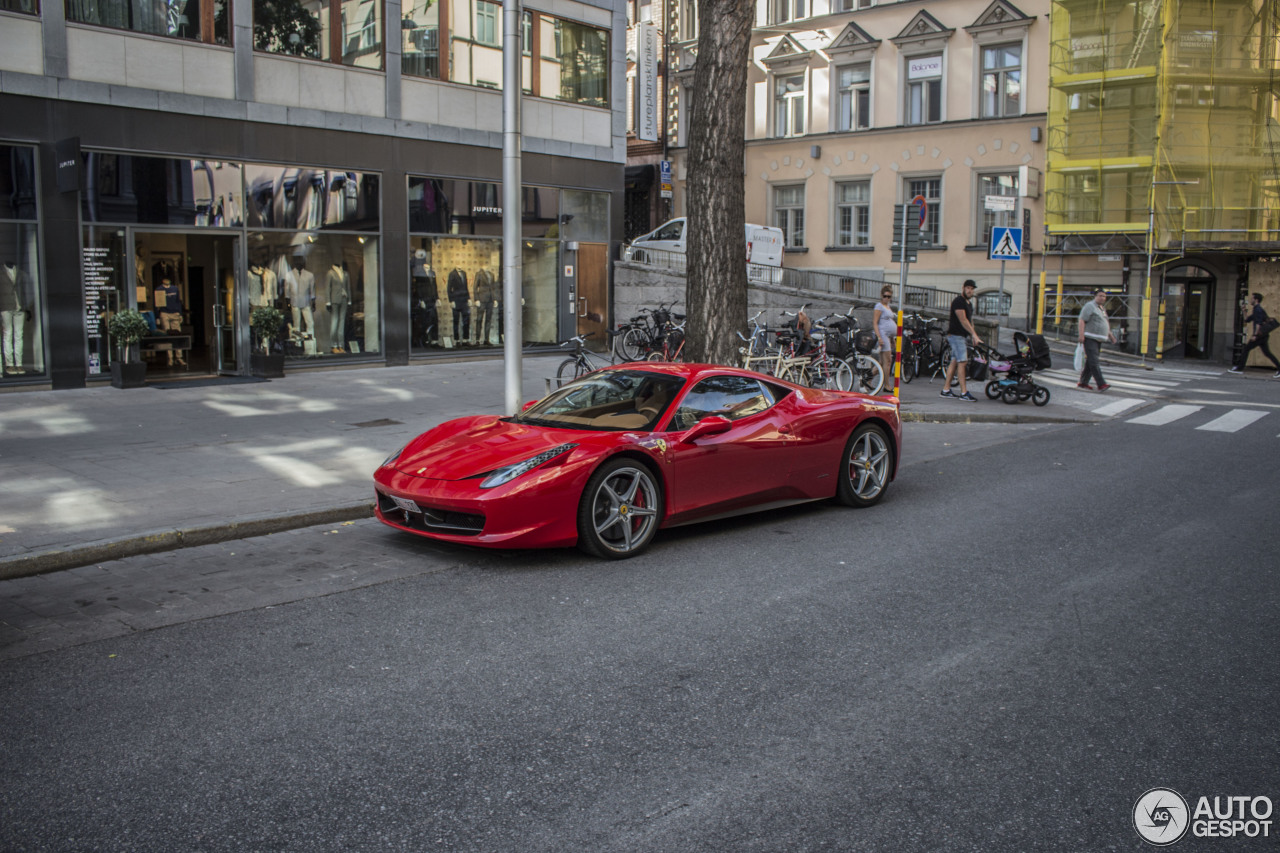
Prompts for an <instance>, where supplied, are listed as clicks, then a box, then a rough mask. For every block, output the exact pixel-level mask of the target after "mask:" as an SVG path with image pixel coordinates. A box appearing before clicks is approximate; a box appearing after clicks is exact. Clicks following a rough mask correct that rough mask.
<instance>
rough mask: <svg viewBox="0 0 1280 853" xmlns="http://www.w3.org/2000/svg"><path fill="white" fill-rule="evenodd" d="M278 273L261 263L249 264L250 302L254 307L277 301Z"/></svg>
mask: <svg viewBox="0 0 1280 853" xmlns="http://www.w3.org/2000/svg"><path fill="white" fill-rule="evenodd" d="M276 296H277V294H276V274H275V273H273V272H272V271H271V270H270V269H269V268H268V267H264V266H262V265H261V264H250V265H249V304H250V305H252V306H253V307H254V308H260V307H263V306H267V305H271V304H273V303H274V302H275V301H276Z"/></svg>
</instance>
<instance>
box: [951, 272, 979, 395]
mask: <svg viewBox="0 0 1280 853" xmlns="http://www.w3.org/2000/svg"><path fill="white" fill-rule="evenodd" d="M977 289H978V285H977V284H976V283H974V280H973V279H971V278H970V279H965V282H964V284H963V285H961V287H960V293H961V295H960V296H957V297H956V298H955V299H953V300H951V317H950V321H949V322H948V324H947V345H948V346H949V347H951V363H950V364H948V365H947V378H946V380H945V381H944V382H943V385H942V396H943V397H955V398H956V399H957V400H964V401H965V402H968V403H974V402H977V399H976V398H975V397H974V396H973V395H972V394H970V393H969V386H968V384H967V383H966V382H965V379H964V371H965V367H966V366H967V363H968V360H969V350H968V348H967V347H966V346H965V336H966V335H968V336H969V337H972V338H973V339H974V340H975V341H980V340H982V339H981V338H979V337H978V333H977V332H976V331H974V328H973V301H972V300H973V292H974V291H975V290H977ZM957 372H958V373H959V376H960V393H959V394H952V393H951V377H953V376H955V375H956V374H957Z"/></svg>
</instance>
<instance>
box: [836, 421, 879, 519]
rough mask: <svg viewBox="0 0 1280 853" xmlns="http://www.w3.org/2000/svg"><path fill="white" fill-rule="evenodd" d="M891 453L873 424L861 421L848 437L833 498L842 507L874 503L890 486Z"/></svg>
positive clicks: (871, 504) (866, 505)
mask: <svg viewBox="0 0 1280 853" xmlns="http://www.w3.org/2000/svg"><path fill="white" fill-rule="evenodd" d="M892 470H893V452H892V451H891V450H890V449H889V438H888V437H887V436H886V435H885V433H884V430H883V429H881V428H880V427H879V426H878V425H876V424H865V423H864V424H862V425H861V426H859V427H858V428H857V429H855V430H854V431H853V435H851V436H849V441H848V442H847V443H846V444H845V446H844V454H843V455H842V456H841V457H840V470H839V471H838V472H837V475H836V500H838V501H839V502H840V503H842V504H844V505H845V506H853V507H868V506H874V505H875V504H877V503H879V502H880V499H881V498H883V497H884V493H885V491H887V490H888V488H889V473H890V472H891V471H892Z"/></svg>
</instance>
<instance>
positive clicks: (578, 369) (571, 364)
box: [556, 358, 585, 388]
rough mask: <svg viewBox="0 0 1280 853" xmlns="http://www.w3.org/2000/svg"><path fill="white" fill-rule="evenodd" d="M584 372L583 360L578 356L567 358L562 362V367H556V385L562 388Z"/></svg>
mask: <svg viewBox="0 0 1280 853" xmlns="http://www.w3.org/2000/svg"><path fill="white" fill-rule="evenodd" d="M584 372H585V371H584V370H583V367H582V364H581V362H579V361H578V360H577V359H576V358H566V359H565V360H564V361H562V362H560V367H559V368H557V369H556V387H557V388H560V387H562V386H564V385H566V384H568V383H570V382H572V381H573V380H575V379H577V378H578V377H579V376H581V375H582V374H583V373H584Z"/></svg>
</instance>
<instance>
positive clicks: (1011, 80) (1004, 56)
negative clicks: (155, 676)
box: [982, 44, 1022, 118]
mask: <svg viewBox="0 0 1280 853" xmlns="http://www.w3.org/2000/svg"><path fill="white" fill-rule="evenodd" d="M1021 114H1022V45H1018V44H1004V45H997V46H995V47H984V48H983V49H982V117H983V118H1001V117H1003V116H1016V115H1021Z"/></svg>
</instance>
